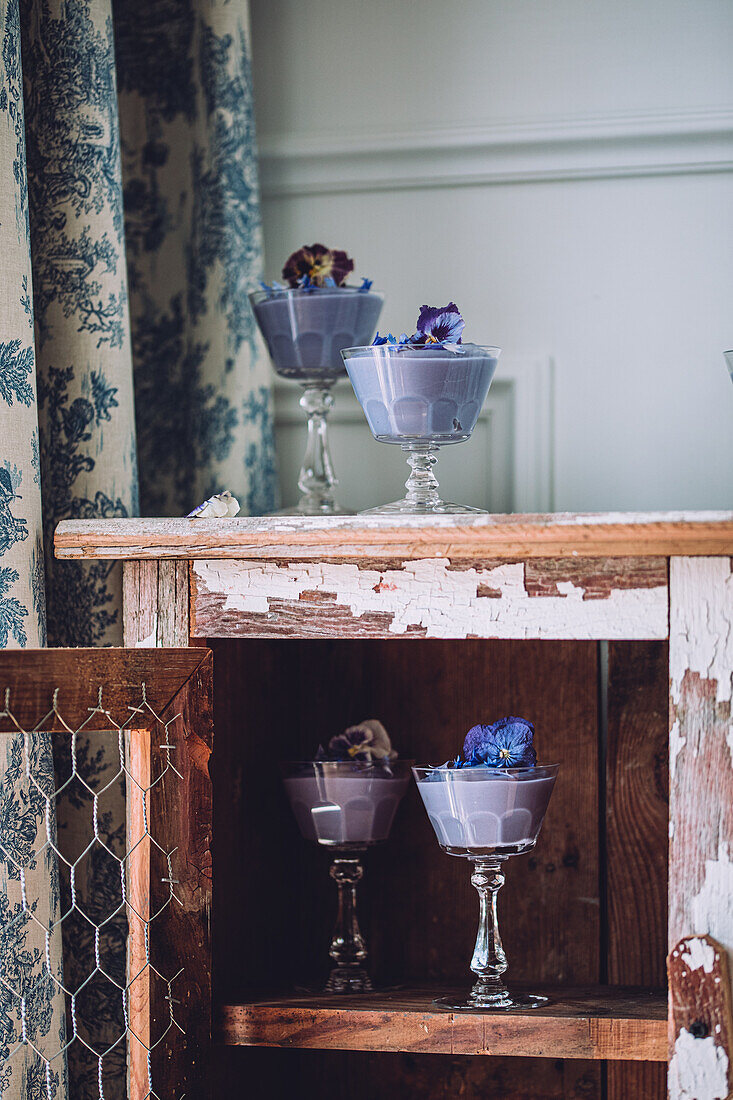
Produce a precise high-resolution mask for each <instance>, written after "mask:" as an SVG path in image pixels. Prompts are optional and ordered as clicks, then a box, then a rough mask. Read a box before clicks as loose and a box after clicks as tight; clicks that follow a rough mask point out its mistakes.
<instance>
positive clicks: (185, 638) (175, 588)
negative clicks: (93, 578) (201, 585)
mask: <svg viewBox="0 0 733 1100" xmlns="http://www.w3.org/2000/svg"><path fill="white" fill-rule="evenodd" d="M122 619H123V639H124V644H125V645H126V646H130V647H134V648H136V647H144V648H145V647H150V646H161V647H185V646H188V644H189V623H188V619H189V607H188V562H186V561H126V562H125V564H124V567H123V575H122Z"/></svg>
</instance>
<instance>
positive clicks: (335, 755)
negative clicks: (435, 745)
mask: <svg viewBox="0 0 733 1100" xmlns="http://www.w3.org/2000/svg"><path fill="white" fill-rule="evenodd" d="M396 756H397V753H396V752H395V751H394V749H393V748H392V742H391V741H390V739H389V734H388V733H387V731H386V729H385V728H384V726H383V725H382V723H381V722H378V721H377V720H376V718H369V719H367V720H366V721H364V722H359V724H358V725H356V726H349V728H348V729H346V730H344V732H343V733H337V734H336V736H335V737H332V738H331V740H330V741H329V742H328V749H327V750H326V749H324V748H323V747H322V746H321V747H319V749H318V752H317V753H316V759H317V760H358V761H363V762H366V763H369V764H371V763H373V761H374V760H385V761H387V760H394V759H395V758H396Z"/></svg>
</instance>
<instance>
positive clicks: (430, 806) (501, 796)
mask: <svg viewBox="0 0 733 1100" xmlns="http://www.w3.org/2000/svg"><path fill="white" fill-rule="evenodd" d="M558 769H559V765H558V764H551V765H548V766H544V767H541V766H537V767H534V768H486V767H476V768H447V767H445V768H413V769H412V771H413V775H414V776H415V779H416V780H417V787H418V790H419V792H420V794H421V796H422V800H423V803H424V804H425V809H426V810H427V813H428V817H429V818H430V823H431V825H432V826H433V829H434V830H435V835H436V836H437V838H438V843H439V844H440V846H441V848H442V849H443V851H444V852H447V853H448V855H451V856H461V857H463V858H464V859H470V860H472V862H473V865H474V867H473V874H472V875H471V883H472V885H473V886H475V888H476V890H477V891H478V895H479V906H480V907H479V926H478V933H477V936H476V945H475V947H474V950H473V958H472V959H471V970H472V971H473V973H474V974H475V975H476V979H477V980H476V983H475V985H474V987H473V989H472V990H471V992H470V994H469V996H468V997H467V998H465V999H459V1000H456V999H455V998H453V997H444V998H440V999H438V1000H437V1001H436V1002H435V1003H436V1004H440V1005H444V1006H445V1007H447V1008H452V1009H467V1010H470V1009H473V1010H474V1011H475V1010H476V1009H479V1010H481V1009H490V1010H493V1009H510V1008H537V1007H538V1006H539V1005H541V1004H545V1003H546V1001H547V998H546V997H543V996H542V995H541V994H539V993H537V994H535V993H529V994H523V993H511V992H510V991H509V990H508V989H507V987H506V985H505V984H504V978H503V975H504V973H505V972H506V970H507V965H508V964H507V960H506V955H505V954H504V948H503V947H502V943H501V936H500V935H499V922H498V915H497V911H496V899H497V894H498V892H499V890H500V889H501V887H502V886H503V885H504V873H503V870H502V867H503V864H504V861H505V860H506V859H508V857H509V856H516V855H522V854H523V853H524V852H529V851H530V850H531V849H532V848H534V846H535V844H536V843H537V837H538V835H539V831H540V829H541V827H542V822H543V820H544V817H545V812H546V811H547V804H548V802H549V801H550V795H551V794H552V788H553V787H554V785H555V779H556V778H557V773H558Z"/></svg>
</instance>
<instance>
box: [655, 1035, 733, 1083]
mask: <svg viewBox="0 0 733 1100" xmlns="http://www.w3.org/2000/svg"><path fill="white" fill-rule="evenodd" d="M667 1082H668V1089H669V1100H727V1096H728V1055H727V1054H726V1052H725V1050H724V1048H723V1047H719V1046H717V1045H716V1042H715V1040H714V1039H713V1037H712V1035H708V1036H706V1038H705V1039H696V1038H695V1037H694V1036H693V1035H691V1034H690V1032H689V1031H687V1029H686V1028H682V1030H681V1031H680V1033H679V1035H678V1036H677V1040H676V1042H675V1044H674V1054H673V1055H672V1059H671V1061H670V1063H669V1076H668V1078H667Z"/></svg>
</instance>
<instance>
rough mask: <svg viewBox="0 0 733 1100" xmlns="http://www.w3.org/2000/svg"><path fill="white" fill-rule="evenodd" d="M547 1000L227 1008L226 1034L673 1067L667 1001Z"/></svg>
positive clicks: (426, 998)
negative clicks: (517, 1007) (482, 1005)
mask: <svg viewBox="0 0 733 1100" xmlns="http://www.w3.org/2000/svg"><path fill="white" fill-rule="evenodd" d="M533 988H534V987H533ZM543 991H544V992H546V993H547V994H548V996H549V998H550V1003H549V1004H548V1005H546V1006H544V1007H542V1008H539V1009H535V1010H533V1011H528V1012H524V1013H523V1012H520V1011H516V1012H508V1013H501V1012H497V1013H488V1012H487V1013H475V1014H474V1013H470V1012H450V1011H449V1010H448V1009H440V1008H437V1007H436V1006H435V1005H434V1004H433V997H434V995H435V991H434V990H431V991H424V990H423V991H420V992H416V991H407V990H403V991H398V992H396V993H387V994H381V995H378V994H372V995H369V996H365V997H344V998H338V1000H337V999H336V998H334V997H320V998H319V997H313V998H307V999H303V998H293V997H286V998H283V999H280V1000H265V1001H256V1002H254V1003H249V1004H242V1005H236V1004H235V1005H225V1006H224V1007H223V1008H222V1010H221V1013H220V1020H219V1034H220V1037H221V1039H222V1040H223V1041H224V1042H226V1043H234V1044H242V1045H245V1046H283V1047H313V1048H315V1049H323V1048H328V1049H337V1050H391V1051H410V1052H413V1053H430V1054H459V1053H460V1054H488V1055H494V1056H495V1055H512V1054H521V1055H523V1056H527V1057H535V1058H573V1059H588V1058H592V1059H611V1058H625V1059H648V1060H656V1061H663V1060H665V1059H666V1057H667V999H666V997H665V995H664V994H651V993H648V992H631V991H627V990H619V989H614V988H605V989H598V988H597V987H596V988H594V989H593V990H570V989H567V988H563V989H553V988H552V987H548V988H547V989H544V990H543Z"/></svg>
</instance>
